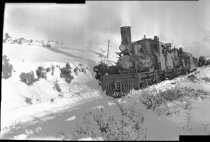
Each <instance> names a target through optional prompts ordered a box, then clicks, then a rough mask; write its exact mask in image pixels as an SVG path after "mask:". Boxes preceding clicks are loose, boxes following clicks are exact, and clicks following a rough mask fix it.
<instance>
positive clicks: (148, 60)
mask: <svg viewBox="0 0 210 142" xmlns="http://www.w3.org/2000/svg"><path fill="white" fill-rule="evenodd" d="M120 30H121V45H120V46H119V49H120V52H116V54H118V56H119V59H118V61H117V62H116V65H114V66H108V65H106V64H105V63H103V62H102V63H100V64H99V65H97V66H95V67H94V68H93V70H94V72H96V79H98V80H99V81H100V83H99V85H101V88H102V90H105V91H106V95H109V96H112V97H114V98H120V97H122V96H125V95H126V94H128V93H129V92H130V90H131V89H135V90H138V89H141V88H145V87H147V86H148V85H152V84H155V83H158V82H160V81H163V80H165V79H173V78H175V77H177V76H179V75H183V74H186V73H189V72H192V71H194V70H196V67H197V66H198V59H197V58H195V57H193V56H192V54H190V53H187V52H184V51H183V50H182V48H179V49H177V48H171V43H163V42H161V41H159V38H158V37H157V36H154V39H151V38H146V36H144V38H143V39H141V40H138V41H135V42H132V41H131V27H129V26H124V27H121V28H120Z"/></svg>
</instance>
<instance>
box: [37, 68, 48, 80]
mask: <svg viewBox="0 0 210 142" xmlns="http://www.w3.org/2000/svg"><path fill="white" fill-rule="evenodd" d="M36 75H37V77H38V79H40V78H44V79H47V76H46V72H45V70H44V68H43V67H41V66H39V67H38V69H37V70H36Z"/></svg>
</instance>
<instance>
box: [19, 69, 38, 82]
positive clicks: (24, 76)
mask: <svg viewBox="0 0 210 142" xmlns="http://www.w3.org/2000/svg"><path fill="white" fill-rule="evenodd" d="M20 79H21V81H22V82H24V83H26V84H27V85H32V84H33V83H34V82H35V81H36V80H35V79H34V72H33V71H31V72H29V73H24V72H22V73H21V74H20Z"/></svg>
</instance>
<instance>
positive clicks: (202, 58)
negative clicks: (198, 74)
mask: <svg viewBox="0 0 210 142" xmlns="http://www.w3.org/2000/svg"><path fill="white" fill-rule="evenodd" d="M205 63H206V60H205V57H204V56H200V57H199V59H198V66H199V67H201V66H204V65H205Z"/></svg>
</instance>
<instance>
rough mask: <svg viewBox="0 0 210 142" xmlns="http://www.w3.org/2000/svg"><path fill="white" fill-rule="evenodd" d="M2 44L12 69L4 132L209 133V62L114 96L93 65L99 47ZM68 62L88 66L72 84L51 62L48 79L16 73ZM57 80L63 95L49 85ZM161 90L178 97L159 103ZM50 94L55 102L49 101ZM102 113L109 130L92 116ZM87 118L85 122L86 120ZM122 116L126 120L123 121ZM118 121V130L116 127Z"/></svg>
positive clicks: (5, 85) (168, 136) (104, 136)
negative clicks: (29, 82)
mask: <svg viewBox="0 0 210 142" xmlns="http://www.w3.org/2000/svg"><path fill="white" fill-rule="evenodd" d="M3 46H4V47H3V54H6V55H7V56H8V58H9V59H10V63H12V65H13V66H14V70H15V72H13V74H12V77H11V78H9V79H7V80H4V79H2V104H1V112H2V115H1V128H2V130H1V135H2V138H11V139H36V140H37V139H50V140H55V139H61V140H63V139H80V140H114V139H115V138H117V139H118V140H126V139H136V140H178V138H179V135H183V134H189V135H190V134H194V135H195V134H204V135H209V134H210V124H209V122H210V121H209V120H210V119H209V118H210V113H209V112H210V109H209V108H210V103H209V99H210V89H209V88H210V82H209V78H210V66H207V67H202V68H198V69H197V71H195V72H193V73H191V74H188V75H183V76H180V77H177V78H175V79H173V80H166V81H163V82H160V83H158V84H155V85H152V86H150V87H148V88H146V89H143V90H137V91H135V90H132V91H131V92H130V93H129V94H128V95H126V96H125V97H123V98H120V99H113V98H111V97H108V96H105V95H104V94H105V93H104V92H102V91H101V89H100V86H98V81H97V80H96V79H95V78H94V76H95V73H94V72H93V71H92V68H93V66H94V65H95V64H97V63H98V62H99V61H100V60H101V59H102V58H101V57H100V56H99V54H97V53H101V50H100V49H98V50H92V49H91V48H90V49H89V48H84V49H81V48H75V47H71V48H69V49H57V48H43V47H41V46H33V45H30V46H28V45H14V44H4V45H3ZM110 52H112V53H114V52H115V51H110ZM104 54H105V53H104ZM105 55H106V54H105ZM23 60H24V61H23ZM103 60H108V61H109V62H110V60H111V62H112V61H114V60H115V56H114V55H113V56H110V58H109V59H106V58H105V57H104V59H103ZM67 62H68V63H70V65H71V67H72V68H75V67H76V66H78V65H79V64H80V63H82V64H83V65H84V66H86V67H88V70H87V72H86V73H85V74H84V73H82V72H80V73H79V75H76V74H73V75H74V79H73V81H72V82H71V83H70V84H68V83H66V82H65V81H64V80H63V79H62V78H60V71H59V68H58V67H55V73H54V75H51V73H48V74H47V79H46V80H45V79H41V80H39V81H37V82H35V83H34V84H33V85H31V86H28V85H26V84H24V83H22V82H21V81H20V79H19V75H20V73H21V72H29V71H35V70H36V69H37V67H38V66H43V67H50V66H51V65H54V66H57V65H59V66H60V67H64V66H65V64H66V63H67ZM191 75H192V76H193V77H190V76H191ZM56 80H58V83H59V84H60V86H61V90H62V94H63V97H60V96H59V94H61V93H59V92H58V91H57V90H56V89H54V88H53V87H54V82H55V81H56ZM10 88H12V89H10ZM167 91H169V92H167ZM164 92H166V93H165V94H167V93H169V94H167V95H170V93H172V94H173V95H175V96H177V94H180V96H181V97H177V98H174V99H173V100H172V101H169V100H166V101H163V102H162V103H159V102H158V101H157V100H155V99H157V98H158V97H159V98H161V97H162V96H163V95H164ZM25 97H30V98H32V104H31V105H29V104H27V103H26V102H25ZM155 97H156V98H155ZM52 98H53V99H54V102H53V103H52V102H51V101H50V100H51V99H52ZM151 98H155V99H153V100H152V107H151V108H148V106H147V105H148V104H147V103H146V101H147V100H149V99H151ZM11 104H12V105H11ZM134 104H136V105H135V107H133V108H132V106H133V105H134ZM130 108H131V109H130ZM122 109H123V110H125V111H122ZM126 111H128V112H129V111H130V112H129V113H128V114H129V115H128V114H127V113H126V115H124V114H123V113H124V112H126ZM132 112H135V115H134V116H135V118H136V119H135V121H139V120H141V121H140V122H139V125H140V129H139V131H136V128H135V127H133V126H132V125H133V124H135V123H134V122H132V121H131V120H130V119H131V117H130V115H131V114H132ZM138 113H140V114H138ZM90 114H91V115H90ZM101 116H102V120H103V121H102V122H106V121H107V122H109V123H108V124H111V125H112V128H113V129H112V130H110V131H111V133H113V135H112V136H111V135H110V134H109V133H104V132H103V133H102V132H101V131H100V130H98V129H97V127H98V126H97V125H96V122H97V121H96V120H97V119H98V118H100V117H101ZM84 118H85V119H84ZM86 120H89V123H84V121H86ZM122 121H124V122H123V123H124V124H126V126H124V125H123V127H122V126H121V122H122ZM78 127H79V128H84V130H86V129H85V128H88V129H91V131H92V133H86V134H84V133H83V134H81V133H78V131H77V130H78ZM118 127H119V131H118V130H115V129H116V128H118ZM121 128H122V129H121ZM122 131H123V132H128V133H126V134H124V136H123V137H122V136H121V135H119V136H118V135H117V134H118V133H121V132H122Z"/></svg>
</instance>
